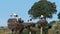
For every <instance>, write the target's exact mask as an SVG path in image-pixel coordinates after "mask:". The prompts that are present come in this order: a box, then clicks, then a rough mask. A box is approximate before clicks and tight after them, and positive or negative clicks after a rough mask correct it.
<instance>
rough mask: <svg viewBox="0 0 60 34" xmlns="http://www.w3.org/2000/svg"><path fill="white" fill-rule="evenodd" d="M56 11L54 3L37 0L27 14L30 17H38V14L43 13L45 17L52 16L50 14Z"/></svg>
mask: <svg viewBox="0 0 60 34" xmlns="http://www.w3.org/2000/svg"><path fill="white" fill-rule="evenodd" d="M56 12H57V10H56V5H55V3H51V2H49V1H38V2H35V3H34V5H33V6H32V7H31V9H30V10H29V11H28V14H29V15H30V16H31V17H32V18H39V17H40V15H44V16H45V18H52V14H55V13H56Z"/></svg>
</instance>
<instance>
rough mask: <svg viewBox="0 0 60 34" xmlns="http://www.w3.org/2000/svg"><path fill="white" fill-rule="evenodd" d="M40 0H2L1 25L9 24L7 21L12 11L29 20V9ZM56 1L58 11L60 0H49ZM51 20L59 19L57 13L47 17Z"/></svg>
mask: <svg viewBox="0 0 60 34" xmlns="http://www.w3.org/2000/svg"><path fill="white" fill-rule="evenodd" d="M38 1H39V0H0V26H7V21H8V19H9V18H11V17H10V14H11V13H16V14H17V15H19V16H20V17H21V18H22V20H24V21H25V22H27V20H28V19H29V15H28V10H29V9H30V8H31V7H32V5H34V3H35V2H38ZM48 1H50V2H55V3H56V7H57V8H56V9H57V13H59V11H60V0H48ZM47 20H48V21H49V22H50V21H52V20H57V15H56V14H54V15H53V19H47Z"/></svg>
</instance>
